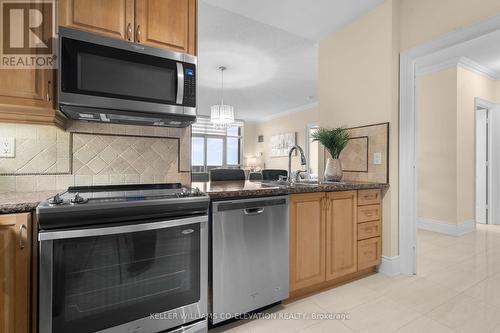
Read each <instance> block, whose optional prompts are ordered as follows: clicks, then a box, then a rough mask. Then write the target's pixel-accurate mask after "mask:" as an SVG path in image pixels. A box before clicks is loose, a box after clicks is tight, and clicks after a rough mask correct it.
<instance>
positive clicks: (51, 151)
mask: <svg viewBox="0 0 500 333" xmlns="http://www.w3.org/2000/svg"><path fill="white" fill-rule="evenodd" d="M0 137H12V138H15V139H16V144H15V145H16V156H15V158H1V157H0V175H20V174H64V173H65V174H69V173H71V170H70V158H69V157H70V156H69V153H70V133H69V132H65V131H63V130H61V129H59V128H57V127H55V126H36V125H16V124H0Z"/></svg>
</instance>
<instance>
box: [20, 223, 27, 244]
mask: <svg viewBox="0 0 500 333" xmlns="http://www.w3.org/2000/svg"><path fill="white" fill-rule="evenodd" d="M23 229H26V226H25V225H24V224H21V225H20V226H19V248H20V249H21V250H22V249H24V248H25V245H24V242H23Z"/></svg>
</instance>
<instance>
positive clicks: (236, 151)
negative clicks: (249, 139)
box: [191, 117, 244, 172]
mask: <svg viewBox="0 0 500 333" xmlns="http://www.w3.org/2000/svg"><path fill="white" fill-rule="evenodd" d="M243 130H244V123H243V122H242V121H235V123H234V125H233V126H231V127H228V128H216V127H215V126H214V125H213V124H212V123H211V122H210V118H204V117H198V118H197V119H196V123H194V124H193V125H192V138H191V165H192V167H191V170H192V172H209V171H210V170H211V169H215V168H240V167H242V166H243Z"/></svg>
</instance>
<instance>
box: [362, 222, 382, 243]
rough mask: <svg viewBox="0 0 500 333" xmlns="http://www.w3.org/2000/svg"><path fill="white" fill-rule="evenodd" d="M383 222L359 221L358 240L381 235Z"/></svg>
mask: <svg viewBox="0 0 500 333" xmlns="http://www.w3.org/2000/svg"><path fill="white" fill-rule="evenodd" d="M381 227H382V223H380V221H373V222H365V223H358V240H362V239H367V238H373V237H379V236H380V233H381V229H382V228H381Z"/></svg>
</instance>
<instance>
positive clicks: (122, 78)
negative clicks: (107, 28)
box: [58, 27, 197, 127]
mask: <svg viewBox="0 0 500 333" xmlns="http://www.w3.org/2000/svg"><path fill="white" fill-rule="evenodd" d="M58 61H59V71H58V72H59V96H58V100H59V102H58V103H59V109H60V110H61V111H62V112H63V113H64V114H65V115H66V116H67V117H69V118H73V119H83V120H89V121H99V122H111V123H132V124H139V125H154V126H171V127H186V126H189V124H191V123H192V122H194V121H195V119H196V63H197V60H196V57H194V56H191V55H188V54H183V53H177V52H171V51H167V50H163V49H158V48H153V47H149V46H146V45H142V44H136V43H131V42H128V41H125V40H119V39H113V38H108V37H104V36H100V35H96V34H92V33H88V32H84V31H80V30H75V29H69V28H64V27H59V60H58Z"/></svg>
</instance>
